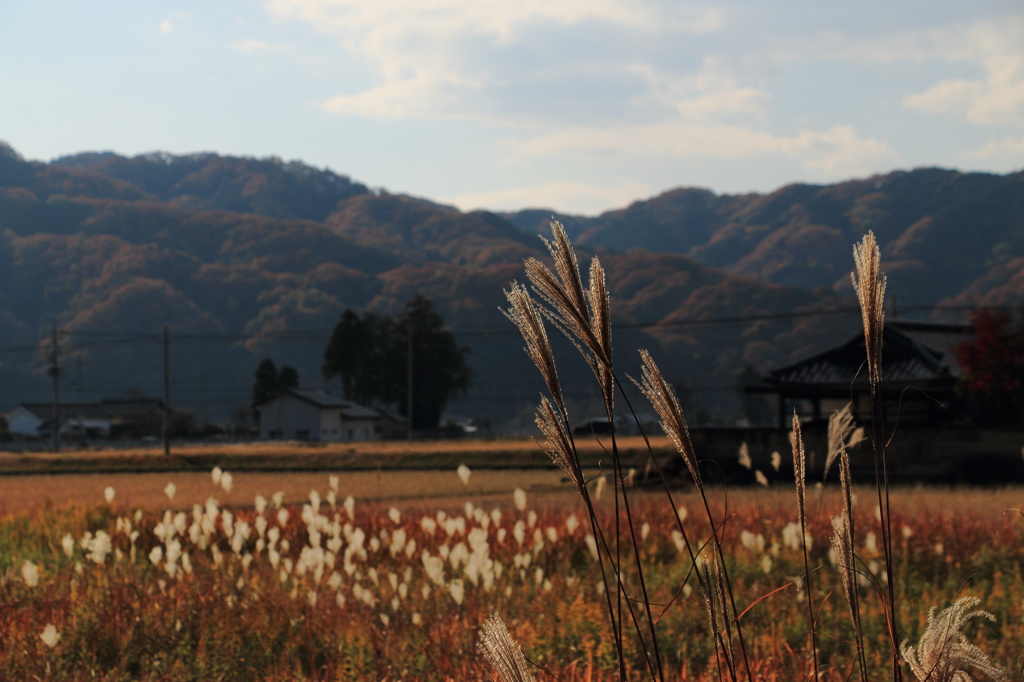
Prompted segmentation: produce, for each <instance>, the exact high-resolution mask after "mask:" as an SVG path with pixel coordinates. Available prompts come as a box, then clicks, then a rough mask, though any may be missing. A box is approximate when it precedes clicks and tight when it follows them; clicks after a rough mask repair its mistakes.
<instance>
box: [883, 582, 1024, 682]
mask: <svg viewBox="0 0 1024 682" xmlns="http://www.w3.org/2000/svg"><path fill="white" fill-rule="evenodd" d="M980 602H981V600H980V599H978V598H977V597H963V598H961V599H958V600H957V601H956V603H954V604H953V605H952V606H950V607H949V608H947V609H943V610H942V612H940V613H939V615H938V616H936V615H935V607H934V606H933V607H932V608H931V610H930V611H929V612H928V627H927V628H926V629H925V631H924V634H922V635H921V640H920V641H919V642H918V644H917V646H916V647H912V646H908V644H907V642H904V643H903V646H902V647H900V649H901V651H902V653H903V656H904V658H905V659H906V661H907V664H908V665H909V666H910V670H911V671H912V672H913V673H914V676H915V677H916V678H917V679H918V682H925V681H926V680H927V681H928V682H972V681H973V680H975V679H977V678H976V677H975V675H974V673H972V672H969V671H970V670H972V669H973V670H974V672H975V673H980V674H982V675H984V676H985V679H988V680H993V681H994V682H1009V679H1010V678H1009V677H1008V676H1007V675H1006V673H1005V672H1003V671H1002V670H1000V669H999V668H996V667H995V666H993V665H992V663H991V662H990V661H989V659H988V656H986V655H985V654H984V653H983V652H982V651H981V649H979V648H978V647H976V646H975V645H973V644H971V643H970V642H969V641H967V637H965V636H964V633H963V632H962V629H963V626H964V624H965V623H966V622H967V621H968V620H970V619H971V618H975V617H979V616H980V617H982V618H986V619H988V620H991V621H995V619H996V618H995V616H993V615H992V614H991V613H989V612H988V611H982V610H980V609H979V610H974V611H971V610H970V609H973V608H974V607H975V606H977V605H978V604H979V603H980Z"/></svg>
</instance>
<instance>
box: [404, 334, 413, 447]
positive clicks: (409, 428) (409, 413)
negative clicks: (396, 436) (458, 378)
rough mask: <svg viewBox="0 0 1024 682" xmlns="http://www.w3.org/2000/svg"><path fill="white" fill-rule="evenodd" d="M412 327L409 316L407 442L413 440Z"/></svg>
mask: <svg viewBox="0 0 1024 682" xmlns="http://www.w3.org/2000/svg"><path fill="white" fill-rule="evenodd" d="M412 326H413V318H412V315H410V316H409V348H408V357H407V359H406V363H405V364H406V378H405V388H406V396H405V404H406V408H405V418H406V420H407V421H406V431H405V437H406V440H410V441H411V440H412V356H413V353H412V331H413V329H412Z"/></svg>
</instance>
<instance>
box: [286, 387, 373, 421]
mask: <svg viewBox="0 0 1024 682" xmlns="http://www.w3.org/2000/svg"><path fill="white" fill-rule="evenodd" d="M285 393H287V394H288V395H291V396H294V397H296V398H298V399H299V400H303V401H305V402H307V403H310V404H311V405H315V406H317V407H320V408H325V409H339V410H341V414H342V416H343V417H345V418H347V419H379V418H380V417H381V414H380V412H378V411H377V410H374V409H371V408H369V407H364V406H362V405H360V404H359V403H354V402H352V401H351V400H345V399H344V398H339V397H338V396H336V395H331V394H330V393H328V392H327V391H325V390H323V389H321V388H289V389H288V390H287V391H285Z"/></svg>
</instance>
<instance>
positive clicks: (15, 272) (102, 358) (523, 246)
mask: <svg viewBox="0 0 1024 682" xmlns="http://www.w3.org/2000/svg"><path fill="white" fill-rule="evenodd" d="M1022 202H1024V175H1022V174H1020V173H1018V174H1014V175H1008V176H993V175H980V174H961V173H956V172H953V171H943V170H922V171H912V172H905V173H902V172H901V173H893V174H890V175H886V176H882V177H878V178H871V179H868V180H860V181H851V182H847V183H843V184H839V185H834V186H829V187H817V186H792V187H787V188H783V189H781V190H779V191H778V192H775V193H773V194H770V195H744V196H717V195H715V194H713V193H711V192H708V191H705V190H695V189H679V190H673V191H671V192H667V193H665V194H663V195H661V196H658V197H655V198H652V199H649V200H646V201H642V202H637V203H635V204H633V205H632V206H630V207H628V208H626V209H622V210H620V211H614V212H610V213H606V214H603V215H601V216H597V217H581V216H561V219H562V220H563V222H564V223H565V225H566V227H567V229H569V231H570V233H571V234H573V235H574V238H575V239H576V241H577V243H578V244H579V245H580V255H581V260H585V259H588V258H589V256H590V255H591V254H592V253H594V252H597V253H599V254H600V257H601V260H602V262H603V263H604V264H605V266H606V269H607V271H608V279H609V281H608V284H609V287H610V289H611V292H612V301H613V312H614V315H615V321H616V322H617V326H618V333H617V341H616V348H617V352H618V353H619V355H620V358H621V362H622V366H623V367H624V368H625V370H626V371H632V372H635V366H636V361H635V352H634V349H635V348H637V347H648V348H650V349H651V350H652V351H653V352H654V353H655V355H656V356H658V357H659V359H660V361H659V364H661V365H662V367H663V369H664V370H665V371H666V373H667V374H669V375H670V376H672V377H674V378H675V380H676V381H678V382H679V383H680V384H684V385H685V386H686V388H687V389H688V390H691V391H692V394H693V395H694V403H695V405H696V406H697V407H699V408H703V410H704V411H706V412H707V413H709V414H717V415H718V416H720V417H721V418H723V419H729V418H733V417H734V416H736V415H735V412H736V409H737V408H736V400H735V395H736V394H735V388H736V382H737V375H738V372H740V371H741V370H742V369H743V368H745V367H747V366H751V367H753V368H755V369H756V370H758V371H763V370H766V369H769V368H771V367H772V366H775V365H778V364H780V363H784V362H790V361H792V360H795V359H797V358H799V357H801V356H803V355H806V354H808V353H811V352H816V351H817V350H820V349H821V348H822V347H823V345H824V344H830V343H834V342H836V341H839V340H843V339H845V338H846V337H847V336H848V335H849V334H850V333H852V332H855V331H856V329H857V319H858V318H857V316H856V314H853V313H848V314H845V315H835V314H832V313H834V311H836V310H841V309H844V308H849V307H851V306H852V298H851V296H852V290H851V289H850V287H849V271H850V269H851V267H852V262H851V255H850V254H851V248H852V244H853V242H854V241H855V240H856V239H858V238H859V237H860V236H861V235H862V234H863V232H864V231H866V230H868V229H873V230H875V232H876V234H878V236H879V239H880V241H881V243H882V246H883V260H884V261H885V262H886V263H887V265H888V270H889V274H890V278H891V280H890V292H892V293H893V294H895V295H897V296H898V297H899V300H900V302H901V305H933V304H936V303H947V304H959V305H966V304H973V303H976V302H988V303H995V302H1007V301H1014V300H1021V299H1022V298H1024V279H1022V277H1021V275H1020V273H1021V272H1022V271H1024V260H1022V259H1024V223H1022V218H1021V216H1022V215H1024V212H1022V210H1021V209H1022V208H1024V205H1022ZM552 215H553V214H552V212H550V211H544V210H533V211H522V212H519V213H516V214H512V215H498V214H494V213H487V212H473V213H463V212H460V211H458V210H456V209H454V208H451V207H447V206H443V205H439V204H437V203H434V202H431V201H428V200H425V199H419V198H413V197H409V196H404V195H393V194H388V193H386V192H383V191H376V192H371V191H369V190H368V189H367V188H366V187H365V186H363V185H361V184H359V183H357V182H353V181H352V180H350V179H349V178H347V177H344V176H341V175H337V174H335V173H333V172H331V171H328V170H319V169H314V168H310V167H308V166H305V165H303V164H301V163H296V162H290V163H286V162H282V161H280V160H277V159H249V158H234V157H222V156H218V155H215V154H201V155H190V156H185V157H178V156H171V155H167V154H149V155H144V156H139V157H134V158H125V157H121V156H117V155H114V154H79V155H75V156H70V157H66V158H62V159H59V160H57V161H54V162H51V163H41V162H28V161H25V160H23V159H21V158H20V157H19V156H18V154H17V153H16V152H15V151H14V150H12V149H10V148H9V147H6V146H5V145H0V411H4V410H7V409H10V408H11V407H13V406H15V405H17V404H18V403H19V402H21V401H27V400H45V399H48V398H49V396H50V390H51V389H50V379H49V376H48V375H47V370H48V368H49V355H48V352H49V351H48V349H49V340H50V338H51V335H52V333H53V330H57V332H58V337H59V343H60V355H59V360H60V363H61V365H62V386H63V389H62V390H63V391H64V396H65V398H66V399H67V400H79V399H82V400H96V399H98V398H100V397H105V396H112V395H116V394H118V393H123V392H124V391H126V390H129V389H136V390H138V391H141V392H144V393H147V394H149V395H153V396H159V395H161V394H162V367H161V351H162V348H161V337H162V335H161V331H162V328H163V326H164V325H167V327H168V329H169V333H170V338H171V361H172V375H173V381H172V402H173V403H174V404H175V405H176V406H179V407H183V408H187V409H191V410H194V411H196V412H197V413H198V412H200V411H202V412H203V413H204V414H205V415H206V416H207V417H208V418H210V419H219V420H224V419H227V418H228V416H229V415H230V414H231V413H232V412H235V411H237V410H238V408H241V407H244V406H245V405H246V404H247V402H248V396H249V390H250V386H251V384H252V377H253V372H254V370H255V368H256V366H257V364H258V363H259V361H260V360H261V359H262V358H264V357H272V358H273V359H274V360H275V361H276V362H277V363H278V364H281V365H291V366H294V367H296V368H297V369H298V370H299V374H300V380H301V382H302V384H303V385H319V384H320V381H321V380H320V367H321V364H322V362H323V350H324V347H325V345H326V342H327V339H328V338H329V336H330V331H331V329H332V328H333V326H334V324H335V323H336V322H337V320H338V319H339V317H340V315H341V313H342V311H344V310H345V309H347V308H352V309H355V310H359V311H363V310H373V311H379V312H382V313H387V314H393V313H395V312H397V311H398V310H399V309H400V308H401V306H402V304H403V303H405V302H406V301H407V300H409V299H410V298H412V296H414V295H416V294H421V295H423V296H426V297H428V298H431V299H433V300H434V301H436V304H437V309H438V311H439V312H440V313H441V314H442V315H444V316H445V318H446V319H447V320H448V322H449V323H450V324H451V326H452V328H453V329H454V330H455V332H456V335H457V337H458V338H459V342H460V343H462V344H465V345H468V346H469V347H470V348H471V349H472V353H471V356H470V360H471V363H472V366H473V369H474V381H473V387H472V388H471V389H470V393H469V394H468V395H467V396H465V398H464V399H463V400H461V401H459V402H457V403H456V404H455V409H456V410H457V411H459V412H460V413H462V414H463V415H464V416H467V417H475V418H478V419H484V420H488V421H491V422H496V423H505V422H510V421H511V422H515V421H516V420H518V421H519V422H520V423H522V424H528V422H529V421H530V419H529V415H530V413H531V411H532V402H533V401H534V400H535V398H536V395H537V392H538V389H539V383H538V382H537V381H536V380H535V378H534V376H533V373H532V369H531V368H530V367H529V366H528V363H527V362H526V360H525V359H524V357H523V353H522V351H521V345H522V343H521V341H520V340H518V339H517V338H516V335H515V333H514V330H513V329H512V327H511V325H510V324H509V323H508V322H507V321H506V320H505V319H504V318H503V317H502V315H501V314H500V311H499V306H502V305H503V304H504V297H503V294H502V290H503V288H506V287H507V286H508V283H509V282H510V281H512V280H514V279H519V280H522V279H523V275H522V261H523V259H524V258H525V257H528V256H537V257H542V258H543V257H545V256H546V253H545V251H544V248H543V244H542V243H541V241H540V240H539V239H538V238H537V236H536V234H535V233H536V232H538V231H539V230H541V228H544V229H546V224H547V222H548V220H550V218H551V216H552ZM822 313H827V314H822ZM961 317H962V315H961ZM563 357H565V358H566V360H565V361H564V366H563V367H560V371H561V372H563V373H564V374H565V380H566V381H569V382H573V381H574V380H575V379H577V378H578V379H580V381H579V385H580V386H586V389H587V390H584V389H581V390H580V392H579V393H578V396H577V400H578V401H579V402H580V404H581V405H590V402H589V401H590V397H591V396H590V394H589V392H588V389H589V384H588V383H587V382H586V381H585V380H586V375H587V370H586V369H585V368H584V367H582V365H581V364H580V363H578V362H574V361H575V358H573V357H572V355H571V354H570V353H567V354H565V355H564V356H563ZM588 409H589V408H588Z"/></svg>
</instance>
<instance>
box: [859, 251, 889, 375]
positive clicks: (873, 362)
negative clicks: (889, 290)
mask: <svg viewBox="0 0 1024 682" xmlns="http://www.w3.org/2000/svg"><path fill="white" fill-rule="evenodd" d="M853 261H854V265H855V267H856V269H857V270H856V272H854V273H852V274H851V277H852V278H853V288H854V289H855V290H856V292H857V299H858V300H859V301H860V310H861V319H862V321H863V323H864V341H865V344H866V346H867V358H868V377H869V379H870V381H871V385H872V386H878V385H879V384H880V383H881V381H882V326H883V324H884V320H885V310H884V306H885V275H883V274H882V273H881V262H882V256H881V251H880V250H879V248H878V242H877V241H875V233H874V232H870V231H869V232H868V233H867V234H866V235H864V239H863V241H861V243H860V244H854V246H853Z"/></svg>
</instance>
